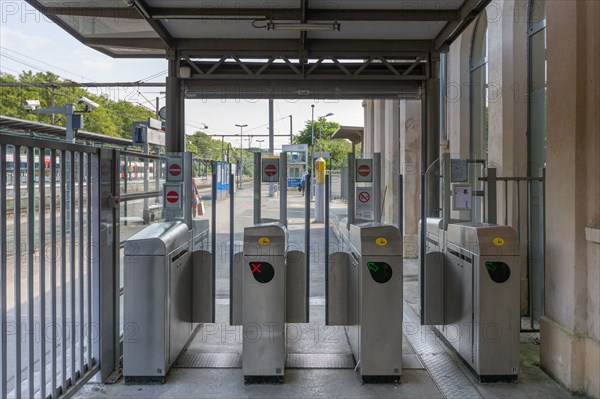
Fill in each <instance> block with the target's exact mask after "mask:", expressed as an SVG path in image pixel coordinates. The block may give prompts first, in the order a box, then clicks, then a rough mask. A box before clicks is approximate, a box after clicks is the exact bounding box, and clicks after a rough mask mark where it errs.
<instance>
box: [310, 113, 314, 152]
mask: <svg viewBox="0 0 600 399" xmlns="http://www.w3.org/2000/svg"><path fill="white" fill-rule="evenodd" d="M310 107H311V108H312V110H311V111H312V116H311V118H310V146H311V148H312V147H314V146H315V104H311V105H310Z"/></svg>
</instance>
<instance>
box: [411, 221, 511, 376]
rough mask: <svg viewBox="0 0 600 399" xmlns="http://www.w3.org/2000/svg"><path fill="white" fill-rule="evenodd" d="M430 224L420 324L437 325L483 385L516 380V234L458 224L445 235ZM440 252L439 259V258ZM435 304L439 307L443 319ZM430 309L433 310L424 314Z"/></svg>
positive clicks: (492, 227)
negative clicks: (423, 318) (436, 240)
mask: <svg viewBox="0 0 600 399" xmlns="http://www.w3.org/2000/svg"><path fill="white" fill-rule="evenodd" d="M434 224H435V220H433V219H432V220H428V226H427V240H428V247H427V252H428V253H427V255H426V256H427V257H426V259H425V260H426V266H425V274H427V273H434V277H431V276H430V277H429V278H428V277H427V276H422V278H423V283H424V296H425V299H424V301H425V302H424V304H425V306H424V309H423V313H424V314H425V315H426V317H425V323H423V324H432V325H435V327H434V328H435V329H436V330H437V332H438V333H439V336H441V337H442V338H443V339H444V340H445V341H446V343H447V344H448V345H449V346H450V347H452V348H453V349H454V350H455V351H456V352H457V353H458V354H459V356H460V357H461V359H462V360H463V362H464V363H465V364H466V365H467V366H468V367H469V368H470V369H471V371H472V372H473V373H474V374H475V376H476V377H477V378H478V379H479V380H480V381H481V382H494V381H513V380H516V379H517V378H518V374H519V355H520V353H519V332H520V317H519V312H520V309H519V308H520V305H519V301H520V296H519V280H520V268H519V241H518V238H517V234H516V232H515V230H514V229H513V228H512V227H509V226H498V225H494V224H485V223H457V224H449V225H448V230H447V232H444V231H443V230H442V229H439V230H438V229H436V228H435V226H434ZM444 235H445V243H444ZM436 237H437V239H438V245H439V246H438V247H437V248H436V247H435V243H434V241H435V239H436ZM440 251H441V252H443V255H444V256H443V257H442V258H440V257H439V256H438V255H437V254H439V252H440ZM432 254H436V256H435V257H433V256H432ZM436 262H437V263H436ZM427 263H429V264H427ZM436 279H441V281H440V280H438V281H436ZM440 286H441V289H440ZM436 296H437V304H436ZM439 303H442V304H443V307H442V309H443V313H442V314H441V315H440V314H439V305H438V304H439ZM431 304H433V310H432V309H428V308H427V306H432V305H431ZM434 316H435V317H434Z"/></svg>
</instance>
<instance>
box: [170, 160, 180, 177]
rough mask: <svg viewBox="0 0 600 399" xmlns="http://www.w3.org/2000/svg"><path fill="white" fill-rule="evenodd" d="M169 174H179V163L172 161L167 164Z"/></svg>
mask: <svg viewBox="0 0 600 399" xmlns="http://www.w3.org/2000/svg"><path fill="white" fill-rule="evenodd" d="M169 174H170V175H171V176H179V175H180V174H181V165H179V164H177V163H174V164H172V165H171V166H169Z"/></svg>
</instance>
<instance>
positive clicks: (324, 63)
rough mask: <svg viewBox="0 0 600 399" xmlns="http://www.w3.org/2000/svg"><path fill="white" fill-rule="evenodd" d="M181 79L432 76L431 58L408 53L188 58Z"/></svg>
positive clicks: (337, 78)
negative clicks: (358, 56)
mask: <svg viewBox="0 0 600 399" xmlns="http://www.w3.org/2000/svg"><path fill="white" fill-rule="evenodd" d="M180 66H181V67H182V68H187V69H184V70H183V73H182V70H180V74H179V78H183V79H199V80H219V79H239V80H265V79H272V80H323V81H326V80H331V79H334V80H348V81H357V80H368V81H381V80H386V81H396V80H413V81H421V80H425V79H427V77H428V56H427V54H426V53H422V54H405V55H403V56H395V57H389V56H388V57H386V56H383V55H376V56H371V57H369V58H367V59H365V60H357V59H349V58H341V57H331V56H329V57H325V56H323V57H320V58H319V59H313V60H310V61H307V62H303V61H302V60H300V59H297V58H296V59H291V58H289V57H286V56H279V57H275V56H271V57H269V58H268V59H267V60H258V59H241V58H240V57H239V56H237V55H230V56H223V57H221V58H219V59H218V60H206V59H200V60H196V59H191V58H190V57H187V56H186V57H184V59H183V60H182V61H181V64H180Z"/></svg>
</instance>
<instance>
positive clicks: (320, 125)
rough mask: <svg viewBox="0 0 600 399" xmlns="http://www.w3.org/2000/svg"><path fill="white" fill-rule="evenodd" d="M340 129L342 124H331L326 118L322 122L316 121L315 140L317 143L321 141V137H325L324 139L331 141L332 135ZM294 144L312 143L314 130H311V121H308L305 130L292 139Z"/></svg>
mask: <svg viewBox="0 0 600 399" xmlns="http://www.w3.org/2000/svg"><path fill="white" fill-rule="evenodd" d="M339 127H340V124H339V123H337V122H331V121H328V120H326V119H324V118H321V119H320V120H316V121H314V138H315V143H316V142H317V140H318V139H319V137H321V136H322V137H323V139H330V138H331V135H332V134H333V133H335V131H336V130H337V129H338V128H339ZM292 141H293V143H294V144H308V145H311V143H312V129H311V121H306V124H305V126H304V129H303V130H301V131H300V132H298V134H296V135H294V136H293V138H292Z"/></svg>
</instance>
